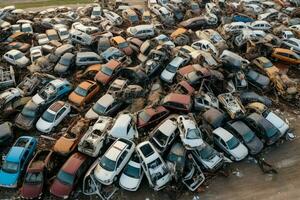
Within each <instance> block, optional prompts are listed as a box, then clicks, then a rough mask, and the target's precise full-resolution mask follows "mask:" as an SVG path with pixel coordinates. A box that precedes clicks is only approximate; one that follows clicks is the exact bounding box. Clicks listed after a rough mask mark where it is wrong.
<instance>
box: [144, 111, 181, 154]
mask: <svg viewBox="0 0 300 200" xmlns="http://www.w3.org/2000/svg"><path fill="white" fill-rule="evenodd" d="M149 135H150V139H149V141H150V142H151V144H153V146H154V147H155V148H156V150H157V151H158V152H159V153H164V152H165V151H166V150H167V148H168V147H170V145H171V144H172V142H173V141H174V139H175V138H176V136H177V135H178V127H177V116H176V115H173V116H170V117H168V118H167V119H165V120H164V121H162V122H161V123H160V124H159V125H158V126H157V127H156V128H155V129H154V130H153V131H151V133H150V134H149Z"/></svg>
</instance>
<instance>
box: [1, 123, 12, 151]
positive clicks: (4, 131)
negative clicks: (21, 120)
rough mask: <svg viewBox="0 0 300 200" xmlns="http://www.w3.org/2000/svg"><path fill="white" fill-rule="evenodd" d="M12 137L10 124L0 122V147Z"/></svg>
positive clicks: (9, 141) (6, 143) (10, 140)
mask: <svg viewBox="0 0 300 200" xmlns="http://www.w3.org/2000/svg"><path fill="white" fill-rule="evenodd" d="M13 139H14V134H13V131H12V124H11V123H10V122H4V123H1V124H0V147H3V146H7V145H8V144H10V143H11V142H12V141H13Z"/></svg>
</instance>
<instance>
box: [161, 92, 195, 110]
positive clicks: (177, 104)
mask: <svg viewBox="0 0 300 200" xmlns="http://www.w3.org/2000/svg"><path fill="white" fill-rule="evenodd" d="M163 106H164V107H166V108H168V109H170V110H175V111H183V112H189V111H190V110H191V108H192V100H191V96H190V95H185V94H176V93H170V94H168V95H167V96H166V97H165V98H164V99H163Z"/></svg>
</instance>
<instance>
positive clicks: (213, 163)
mask: <svg viewBox="0 0 300 200" xmlns="http://www.w3.org/2000/svg"><path fill="white" fill-rule="evenodd" d="M192 155H193V158H194V160H195V161H196V163H197V164H198V165H199V166H200V167H203V168H204V169H205V170H207V171H210V172H215V171H216V170H218V169H220V168H221V167H222V166H223V164H224V156H223V155H222V154H221V153H219V152H218V151H216V150H215V149H214V148H212V147H211V146H210V145H209V144H207V143H206V142H204V143H203V145H201V146H200V147H197V148H195V149H194V150H192Z"/></svg>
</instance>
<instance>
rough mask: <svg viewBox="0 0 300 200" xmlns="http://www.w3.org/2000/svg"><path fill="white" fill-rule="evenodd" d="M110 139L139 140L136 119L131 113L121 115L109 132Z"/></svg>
mask: <svg viewBox="0 0 300 200" xmlns="http://www.w3.org/2000/svg"><path fill="white" fill-rule="evenodd" d="M108 136H109V137H110V138H114V139H115V138H124V139H127V140H133V139H134V138H138V131H137V128H136V123H135V120H134V117H133V115H132V114H130V113H120V114H119V115H118V116H117V117H116V118H115V121H114V125H113V127H112V128H111V130H110V131H109V132H108Z"/></svg>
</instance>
